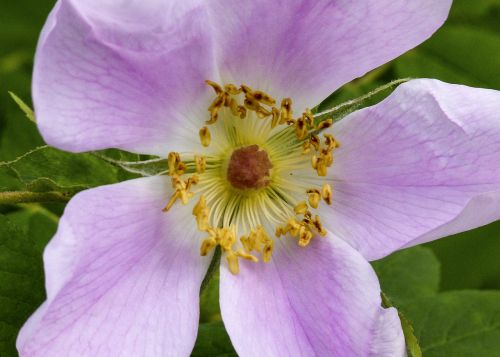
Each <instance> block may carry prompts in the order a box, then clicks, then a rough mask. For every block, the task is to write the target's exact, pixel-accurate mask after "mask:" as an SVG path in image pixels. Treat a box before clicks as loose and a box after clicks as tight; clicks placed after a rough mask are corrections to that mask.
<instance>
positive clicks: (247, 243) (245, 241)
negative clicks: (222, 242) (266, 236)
mask: <svg viewBox="0 0 500 357" xmlns="http://www.w3.org/2000/svg"><path fill="white" fill-rule="evenodd" d="M240 242H241V244H242V245H243V248H244V249H245V250H246V251H247V252H251V251H252V250H253V246H254V245H253V242H252V241H251V240H250V237H249V236H242V237H240Z"/></svg>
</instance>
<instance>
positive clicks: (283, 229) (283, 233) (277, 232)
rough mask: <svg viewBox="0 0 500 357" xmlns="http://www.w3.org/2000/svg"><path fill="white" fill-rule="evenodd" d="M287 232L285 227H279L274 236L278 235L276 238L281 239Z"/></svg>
mask: <svg viewBox="0 0 500 357" xmlns="http://www.w3.org/2000/svg"><path fill="white" fill-rule="evenodd" d="M286 232H287V229H286V227H283V226H278V227H276V230H275V231H274V234H275V235H276V237H278V238H279V237H281V236H282V235H285V234H286Z"/></svg>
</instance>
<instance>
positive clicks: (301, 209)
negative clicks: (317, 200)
mask: <svg viewBox="0 0 500 357" xmlns="http://www.w3.org/2000/svg"><path fill="white" fill-rule="evenodd" d="M307 210H308V206H307V203H306V201H302V202H300V203H299V204H298V205H296V206H295V207H294V208H293V211H294V212H295V214H297V215H298V214H304V213H306V212H307Z"/></svg>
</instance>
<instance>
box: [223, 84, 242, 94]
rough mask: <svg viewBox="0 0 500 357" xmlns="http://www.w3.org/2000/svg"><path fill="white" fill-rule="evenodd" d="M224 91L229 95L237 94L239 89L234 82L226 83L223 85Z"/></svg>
mask: <svg viewBox="0 0 500 357" xmlns="http://www.w3.org/2000/svg"><path fill="white" fill-rule="evenodd" d="M224 91H225V92H226V93H228V94H230V95H238V94H240V93H241V89H240V88H238V87H236V86H235V85H234V84H226V85H225V86H224Z"/></svg>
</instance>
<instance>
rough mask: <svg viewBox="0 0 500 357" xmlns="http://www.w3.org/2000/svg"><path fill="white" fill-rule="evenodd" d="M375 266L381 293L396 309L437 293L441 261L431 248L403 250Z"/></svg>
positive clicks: (377, 262) (374, 264)
mask: <svg viewBox="0 0 500 357" xmlns="http://www.w3.org/2000/svg"><path fill="white" fill-rule="evenodd" d="M372 265H373V268H374V269H375V271H376V272H377V275H378V277H379V280H380V284H381V287H382V291H383V292H384V293H385V294H386V295H387V296H388V298H389V299H390V300H391V301H392V302H393V303H394V304H395V305H396V306H400V305H401V304H402V303H408V302H410V301H412V300H414V299H416V298H420V297H423V296H428V295H434V294H436V293H437V291H438V287H439V275H440V273H439V270H440V267H439V261H438V260H437V258H436V256H435V255H434V253H433V252H432V250H430V249H429V248H424V247H414V248H410V249H406V250H402V251H399V252H396V253H394V254H392V255H390V256H388V257H386V258H384V259H382V260H379V261H376V262H373V263H372Z"/></svg>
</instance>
